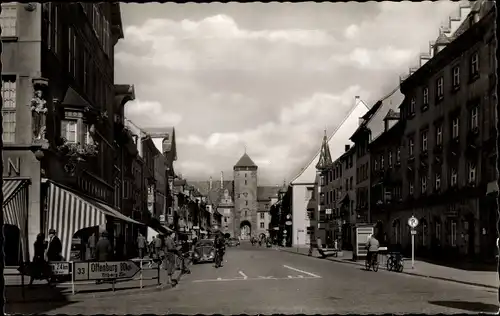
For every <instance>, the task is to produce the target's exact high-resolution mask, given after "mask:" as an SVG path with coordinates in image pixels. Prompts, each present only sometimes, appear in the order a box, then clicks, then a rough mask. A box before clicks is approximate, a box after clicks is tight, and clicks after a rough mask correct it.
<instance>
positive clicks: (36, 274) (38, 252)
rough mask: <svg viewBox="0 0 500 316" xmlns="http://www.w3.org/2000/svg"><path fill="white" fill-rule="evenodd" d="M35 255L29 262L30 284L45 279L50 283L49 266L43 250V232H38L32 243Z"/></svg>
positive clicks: (44, 244) (44, 243)
mask: <svg viewBox="0 0 500 316" xmlns="http://www.w3.org/2000/svg"><path fill="white" fill-rule="evenodd" d="M34 248H35V255H34V256H33V262H32V263H31V269H30V270H31V273H30V274H31V275H30V284H29V285H30V286H31V285H33V281H35V280H42V279H46V280H47V282H48V283H49V284H50V272H51V271H50V266H49V265H48V264H47V261H45V250H46V249H47V242H46V241H45V234H43V233H40V234H38V235H37V236H36V241H35V243H34Z"/></svg>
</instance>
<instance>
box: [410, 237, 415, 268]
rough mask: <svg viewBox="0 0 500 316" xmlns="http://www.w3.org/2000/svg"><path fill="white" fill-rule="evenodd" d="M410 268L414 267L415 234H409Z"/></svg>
mask: <svg viewBox="0 0 500 316" xmlns="http://www.w3.org/2000/svg"><path fill="white" fill-rule="evenodd" d="M411 268H412V269H414V268H415V234H411Z"/></svg>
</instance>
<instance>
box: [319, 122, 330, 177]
mask: <svg viewBox="0 0 500 316" xmlns="http://www.w3.org/2000/svg"><path fill="white" fill-rule="evenodd" d="M331 164H332V156H331V154H330V146H328V136H327V135H326V129H325V135H324V136H323V143H322V144H321V151H320V153H319V160H318V163H317V164H316V169H326V168H328V166H329V165H331Z"/></svg>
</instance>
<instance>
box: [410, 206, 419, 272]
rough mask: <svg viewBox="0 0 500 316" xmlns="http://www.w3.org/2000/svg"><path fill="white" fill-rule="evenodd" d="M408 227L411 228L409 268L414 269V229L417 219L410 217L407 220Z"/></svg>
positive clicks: (415, 232)
mask: <svg viewBox="0 0 500 316" xmlns="http://www.w3.org/2000/svg"><path fill="white" fill-rule="evenodd" d="M408 226H410V227H411V268H412V269H415V235H416V234H417V231H416V230H415V228H416V227H417V226H418V219H417V218H416V217H415V216H413V215H412V216H411V217H410V218H409V219H408Z"/></svg>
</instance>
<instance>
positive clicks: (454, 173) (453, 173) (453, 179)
mask: <svg viewBox="0 0 500 316" xmlns="http://www.w3.org/2000/svg"><path fill="white" fill-rule="evenodd" d="M457 182H458V174H457V169H455V168H451V182H450V184H451V186H452V187H455V186H456V185H457Z"/></svg>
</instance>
